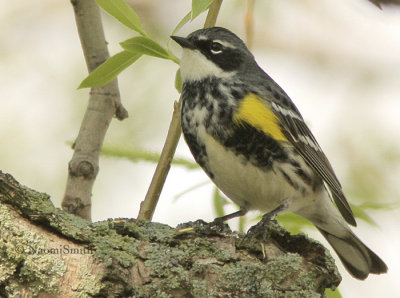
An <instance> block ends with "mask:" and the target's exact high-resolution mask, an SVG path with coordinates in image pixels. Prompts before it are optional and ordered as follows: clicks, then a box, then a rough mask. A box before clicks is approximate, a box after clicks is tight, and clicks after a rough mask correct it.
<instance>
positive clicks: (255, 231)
mask: <svg viewBox="0 0 400 298" xmlns="http://www.w3.org/2000/svg"><path fill="white" fill-rule="evenodd" d="M286 207H287V205H286V204H282V205H279V206H278V207H277V208H275V209H274V210H272V211H270V212H268V213H266V214H264V215H263V217H262V218H261V220H260V221H259V222H258V223H257V224H256V225H254V226H252V227H251V228H250V229H249V231H248V232H247V235H246V238H247V237H250V236H252V237H257V236H259V235H260V234H261V233H262V236H263V240H264V241H265V240H266V239H267V233H268V229H269V227H270V224H271V221H272V220H274V217H275V216H276V215H277V214H278V213H279V212H281V211H282V210H284V209H286Z"/></svg>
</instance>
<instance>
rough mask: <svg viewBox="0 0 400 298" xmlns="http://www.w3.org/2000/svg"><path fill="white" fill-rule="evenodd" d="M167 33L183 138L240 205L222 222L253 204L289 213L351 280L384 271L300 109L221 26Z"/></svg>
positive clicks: (208, 173) (218, 182)
mask: <svg viewBox="0 0 400 298" xmlns="http://www.w3.org/2000/svg"><path fill="white" fill-rule="evenodd" d="M171 38H172V39H174V40H175V41H176V42H177V43H178V44H179V45H180V46H181V47H182V49H183V51H182V58H181V76H182V80H183V88H182V110H181V120H182V130H183V134H184V136H185V140H186V142H187V144H188V145H189V148H190V150H191V152H192V154H193V156H194V158H195V160H196V161H197V162H198V163H199V164H200V166H201V167H202V168H203V169H204V171H205V172H206V173H207V175H208V176H209V177H210V178H211V180H212V181H213V182H214V183H215V184H216V185H217V186H218V188H219V189H220V190H221V191H222V192H224V193H225V194H226V195H227V196H228V197H229V198H230V199H231V200H233V201H234V202H235V203H237V204H238V205H239V206H240V208H241V209H240V211H238V212H235V213H233V214H230V215H227V216H225V217H223V219H224V220H227V219H230V218H233V217H236V216H240V215H244V214H245V213H246V212H247V210H254V209H256V210H260V211H263V212H266V213H267V214H271V212H272V213H276V212H279V211H284V212H292V213H295V214H298V215H300V216H302V217H304V218H306V219H308V220H310V221H311V222H312V223H313V224H314V225H315V226H316V227H317V228H318V230H319V231H320V232H321V233H322V235H323V236H324V237H325V238H326V240H328V242H329V243H330V244H331V245H332V247H333V249H334V250H335V251H336V253H337V254H338V256H339V258H340V259H341V261H342V263H343V265H344V266H345V267H346V269H347V270H348V271H349V272H350V274H352V275H353V276H354V277H356V278H358V279H365V278H366V277H367V276H368V274H369V273H374V274H379V273H384V272H386V271H387V267H386V265H385V263H384V262H383V261H382V260H381V259H380V258H379V257H378V256H377V255H376V254H375V253H374V252H373V251H371V250H370V249H369V248H368V247H367V246H365V245H364V244H363V243H362V242H361V240H360V239H358V237H357V236H356V235H354V233H353V232H352V231H351V230H350V228H349V226H348V225H347V224H346V221H347V223H349V224H351V225H353V226H355V225H356V221H355V219H354V216H353V212H352V210H351V208H350V206H349V204H348V202H347V200H346V198H345V195H344V194H343V190H342V187H341V185H340V182H339V180H338V179H337V177H336V175H335V173H334V171H333V169H332V167H331V164H330V163H329V161H328V159H327V158H326V156H325V154H324V153H323V151H322V149H321V148H320V146H319V145H318V143H317V141H316V140H315V138H314V136H313V135H312V133H311V131H310V130H309V128H308V127H307V125H306V123H305V122H304V120H303V117H302V116H301V114H300V112H299V111H298V109H297V108H296V106H295V105H294V104H293V102H292V101H291V100H290V98H289V97H288V95H287V94H286V93H285V91H283V90H282V88H280V87H279V86H278V85H277V84H276V83H275V82H274V81H273V80H272V79H271V78H270V77H269V76H268V75H267V74H266V73H265V72H264V71H263V70H262V69H261V68H260V67H259V66H258V65H257V63H256V61H255V59H254V57H253V55H252V54H251V53H250V51H249V50H248V49H247V47H246V45H245V44H244V43H243V41H242V40H241V39H240V38H239V37H237V36H236V35H235V34H234V33H232V32H230V31H229V30H227V29H225V28H220V27H213V28H208V29H201V30H198V31H195V32H193V33H191V34H190V35H189V36H188V37H186V38H183V37H178V36H172V37H171ZM328 189H329V192H328ZM331 196H332V197H333V200H334V201H335V203H336V206H337V207H338V208H336V207H335V206H334V204H333V202H332V200H331V198H330V197H331Z"/></svg>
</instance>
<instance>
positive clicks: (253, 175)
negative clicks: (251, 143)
mask: <svg viewBox="0 0 400 298" xmlns="http://www.w3.org/2000/svg"><path fill="white" fill-rule="evenodd" d="M198 137H199V139H200V140H201V141H202V143H204V144H206V151H207V156H208V163H207V165H208V167H209V169H210V171H211V172H212V173H213V174H214V177H213V181H214V183H215V184H216V185H217V186H218V188H219V189H220V190H221V191H222V192H224V193H225V194H226V195H227V196H228V197H229V198H230V199H231V200H233V201H234V202H235V203H237V204H238V205H239V206H240V207H244V208H246V209H248V210H251V209H256V210H260V211H263V212H269V211H272V210H273V209H275V208H277V207H278V206H280V205H282V204H283V203H286V204H287V205H289V206H290V205H291V201H292V200H293V199H295V198H296V197H298V196H299V192H298V191H297V190H296V189H294V188H293V187H292V186H291V185H290V184H289V183H288V182H287V181H286V179H285V178H284V177H283V175H282V174H281V172H280V171H278V170H274V165H273V166H272V171H263V170H261V169H259V168H257V167H256V166H254V165H253V164H251V163H250V162H245V159H244V157H243V156H237V155H235V154H234V153H233V152H232V151H229V150H226V149H225V148H224V147H223V146H222V145H221V144H220V143H219V142H217V141H216V140H215V139H214V138H213V137H211V136H210V135H209V134H207V133H206V131H205V128H204V127H203V126H201V127H199V130H198ZM284 166H287V167H290V165H289V164H288V165H284ZM287 172H290V171H287ZM289 209H291V208H289Z"/></svg>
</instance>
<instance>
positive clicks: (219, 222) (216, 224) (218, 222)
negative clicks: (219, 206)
mask: <svg viewBox="0 0 400 298" xmlns="http://www.w3.org/2000/svg"><path fill="white" fill-rule="evenodd" d="M246 213H247V210H246V209H245V208H241V209H240V210H239V211H236V212H233V213H230V214H227V215H224V216H221V217H217V218H216V219H214V220H213V221H212V222H210V223H209V224H208V225H207V226H208V228H209V229H214V230H215V228H218V230H219V231H223V230H224V222H225V221H227V220H230V219H232V218H235V217H239V216H243V215H245V214H246Z"/></svg>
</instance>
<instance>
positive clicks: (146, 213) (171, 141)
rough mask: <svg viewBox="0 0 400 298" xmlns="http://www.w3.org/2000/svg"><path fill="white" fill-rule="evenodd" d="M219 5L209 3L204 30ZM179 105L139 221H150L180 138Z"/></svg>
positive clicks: (214, 18) (218, 0) (216, 0)
mask: <svg viewBox="0 0 400 298" xmlns="http://www.w3.org/2000/svg"><path fill="white" fill-rule="evenodd" d="M221 4H222V0H214V2H213V3H211V5H210V8H209V9H208V14H207V18H206V21H205V23H204V28H209V27H212V26H215V23H216V21H217V16H218V12H219V9H220V7H221ZM180 103H181V99H180V100H179V102H174V113H173V116H172V120H171V123H170V125H169V129H168V134H167V138H166V140H165V143H164V147H163V150H162V152H161V156H160V160H159V162H158V164H157V167H156V170H155V172H154V175H153V179H152V180H151V183H150V186H149V189H148V191H147V194H146V197H145V199H144V201H142V203H141V204H140V210H139V215H138V217H137V219H139V220H151V219H152V217H153V214H154V211H155V209H156V206H157V203H158V199H159V197H160V194H161V191H162V188H163V186H164V183H165V180H166V179H167V175H168V172H169V169H170V167H171V162H172V159H173V157H174V154H175V150H176V146H178V142H179V138H180V136H181V119H180Z"/></svg>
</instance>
